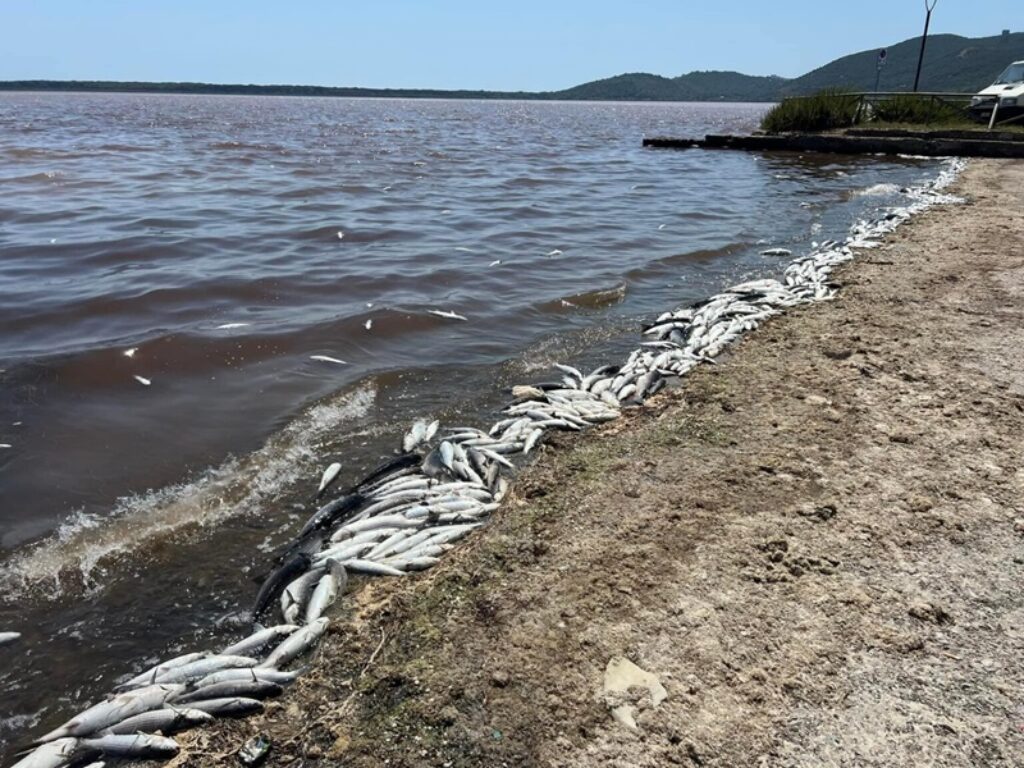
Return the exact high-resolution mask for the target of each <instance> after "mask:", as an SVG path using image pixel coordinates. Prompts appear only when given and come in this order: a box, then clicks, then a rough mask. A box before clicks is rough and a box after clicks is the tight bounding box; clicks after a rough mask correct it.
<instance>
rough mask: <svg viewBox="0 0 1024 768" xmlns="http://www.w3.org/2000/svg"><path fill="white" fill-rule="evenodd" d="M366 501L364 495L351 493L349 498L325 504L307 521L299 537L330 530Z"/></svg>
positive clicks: (345, 497)
mask: <svg viewBox="0 0 1024 768" xmlns="http://www.w3.org/2000/svg"><path fill="white" fill-rule="evenodd" d="M364 501H366V499H365V497H363V496H362V494H359V493H350V494H348V495H347V496H342V497H341V498H340V499H335V500H334V501H331V502H329V503H327V504H325V505H324V506H322V507H320V509H318V510H317V511H316V514H314V515H313V516H312V517H311V518H309V520H307V521H306V524H305V525H303V526H302V530H301V531H299V536H300V537H302V536H305V535H306V534H307V533H309V532H310V531H315V530H318V529H321V530H322V529H324V528H330V527H331V526H333V525H334V524H335V523H336V522H337V521H338V520H339V518H341V517H342V516H344V515H346V514H348V513H349V512H353V511H355V510H356V509H358V508H359V507H360V506H362V504H363V502H364Z"/></svg>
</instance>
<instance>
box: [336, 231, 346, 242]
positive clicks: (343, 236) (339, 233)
mask: <svg viewBox="0 0 1024 768" xmlns="http://www.w3.org/2000/svg"><path fill="white" fill-rule="evenodd" d="M338 239H339V240H344V239H345V233H344V232H342V231H341V230H340V229H339V230H338Z"/></svg>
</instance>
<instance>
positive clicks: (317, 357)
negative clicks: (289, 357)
mask: <svg viewBox="0 0 1024 768" xmlns="http://www.w3.org/2000/svg"><path fill="white" fill-rule="evenodd" d="M309 359H310V360H316V361H317V362H320V363H334V364H335V365H348V363H346V362H345V361H344V360H339V359H338V358H336V357H330V356H329V355H310V356H309Z"/></svg>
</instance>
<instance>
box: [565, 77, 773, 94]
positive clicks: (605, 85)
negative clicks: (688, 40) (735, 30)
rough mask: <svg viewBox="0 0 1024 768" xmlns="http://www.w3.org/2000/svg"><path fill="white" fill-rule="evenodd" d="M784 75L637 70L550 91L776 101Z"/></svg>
mask: <svg viewBox="0 0 1024 768" xmlns="http://www.w3.org/2000/svg"><path fill="white" fill-rule="evenodd" d="M788 82H789V81H788V80H786V79H785V78H784V77H777V76H775V75H769V76H767V77H758V76H754V75H743V74H740V73H739V72H690V73H689V74H687V75H680V76H679V77H672V78H669V77H661V76H660V75H648V74H645V73H642V72H641V73H635V74H628V75H618V76H617V77H609V78H606V79H604V80H595V81H594V82H592V83H584V84H583V85H577V86H576V87H575V88H569V89H567V90H564V91H557V92H556V93H553V94H551V96H552V97H554V98H558V99H587V100H598V99H609V100H616V101H618V100H629V101H774V100H775V99H777V98H778V95H779V93H780V92H781V89H782V88H783V87H784V86H785V85H786V83H788Z"/></svg>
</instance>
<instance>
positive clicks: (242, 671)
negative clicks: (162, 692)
mask: <svg viewBox="0 0 1024 768" xmlns="http://www.w3.org/2000/svg"><path fill="white" fill-rule="evenodd" d="M304 671H305V670H303V669H295V670H290V671H288V672H282V671H281V670H280V669H272V668H270V667H260V668H259V669H257V668H256V667H248V668H238V669H222V670H221V671H220V672H214V673H213V674H212V675H207V676H206V677H204V678H203V679H202V680H198V681H197V682H196V684H195V686H196V688H202V687H203V686H205V685H215V684H217V683H230V682H232V681H235V680H263V681H264V682H268V683H277V684H278V685H288V683H293V682H295V678H297V677H298V676H299V675H301V674H302V673H303V672H304Z"/></svg>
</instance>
